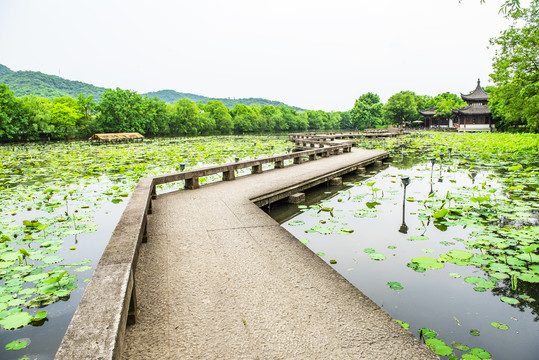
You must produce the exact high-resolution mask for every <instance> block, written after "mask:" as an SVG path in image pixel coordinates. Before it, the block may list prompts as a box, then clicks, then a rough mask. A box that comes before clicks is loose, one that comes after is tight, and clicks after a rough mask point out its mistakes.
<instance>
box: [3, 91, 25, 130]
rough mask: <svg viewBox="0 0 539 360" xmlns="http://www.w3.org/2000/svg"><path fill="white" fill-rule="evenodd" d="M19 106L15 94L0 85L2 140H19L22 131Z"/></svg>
mask: <svg viewBox="0 0 539 360" xmlns="http://www.w3.org/2000/svg"><path fill="white" fill-rule="evenodd" d="M21 110H22V109H21V104H20V102H19V100H18V99H17V98H16V97H15V93H14V92H13V91H12V90H11V89H10V88H9V86H7V85H6V84H0V137H1V138H4V139H10V140H11V139H20V136H21V134H20V132H21V130H22V129H24V127H23V126H20V125H23V124H20V123H19V120H20V114H21Z"/></svg>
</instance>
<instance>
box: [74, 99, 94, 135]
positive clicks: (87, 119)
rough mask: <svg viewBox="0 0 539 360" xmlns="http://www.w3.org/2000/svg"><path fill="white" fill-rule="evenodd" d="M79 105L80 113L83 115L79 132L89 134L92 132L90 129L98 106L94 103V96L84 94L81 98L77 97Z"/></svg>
mask: <svg viewBox="0 0 539 360" xmlns="http://www.w3.org/2000/svg"><path fill="white" fill-rule="evenodd" d="M77 103H78V104H79V112H80V113H81V115H82V116H81V118H80V119H79V124H78V127H79V131H81V132H83V133H84V134H87V133H89V132H90V130H88V128H89V127H90V126H91V124H92V122H93V120H94V115H95V112H96V109H97V104H96V103H95V102H94V96H93V95H88V96H87V95H85V94H84V93H80V94H79V96H77Z"/></svg>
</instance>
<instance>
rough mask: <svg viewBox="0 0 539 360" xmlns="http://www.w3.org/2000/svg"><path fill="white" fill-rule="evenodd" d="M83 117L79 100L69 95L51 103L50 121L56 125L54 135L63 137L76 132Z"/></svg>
mask: <svg viewBox="0 0 539 360" xmlns="http://www.w3.org/2000/svg"><path fill="white" fill-rule="evenodd" d="M81 118H82V114H81V113H80V111H79V104H78V102H77V100H75V99H73V98H72V97H69V96H62V97H58V98H56V99H54V100H53V101H52V105H51V112H50V119H51V120H50V123H51V125H53V126H54V135H53V136H54V137H56V138H63V137H65V136H67V135H68V134H69V133H73V132H75V128H76V125H77V123H78V121H79V120H80V119H81Z"/></svg>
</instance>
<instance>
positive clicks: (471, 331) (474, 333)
mask: <svg viewBox="0 0 539 360" xmlns="http://www.w3.org/2000/svg"><path fill="white" fill-rule="evenodd" d="M470 335H472V336H479V335H481V333H480V332H479V330H477V329H472V330H470Z"/></svg>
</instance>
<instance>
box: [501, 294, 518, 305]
mask: <svg viewBox="0 0 539 360" xmlns="http://www.w3.org/2000/svg"><path fill="white" fill-rule="evenodd" d="M500 300H501V301H503V302H504V303H508V304H512V305H516V304H520V301H518V300H517V299H515V298H510V297H507V296H502V297H501V298H500Z"/></svg>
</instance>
